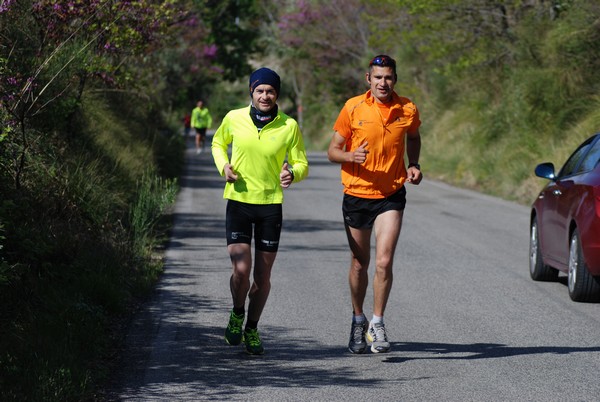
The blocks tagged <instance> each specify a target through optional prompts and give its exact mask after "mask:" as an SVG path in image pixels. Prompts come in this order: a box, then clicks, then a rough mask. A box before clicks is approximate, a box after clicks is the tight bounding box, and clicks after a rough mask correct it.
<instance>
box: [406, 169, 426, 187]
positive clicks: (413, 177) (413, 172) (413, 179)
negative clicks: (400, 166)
mask: <svg viewBox="0 0 600 402" xmlns="http://www.w3.org/2000/svg"><path fill="white" fill-rule="evenodd" d="M422 179H423V174H422V173H421V171H420V170H419V169H417V167H416V166H411V167H409V168H408V169H407V170H406V182H407V183H411V184H414V185H417V184H419V183H420V182H421V180H422Z"/></svg>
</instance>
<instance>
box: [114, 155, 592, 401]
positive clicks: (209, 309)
mask: <svg viewBox="0 0 600 402" xmlns="http://www.w3.org/2000/svg"><path fill="white" fill-rule="evenodd" d="M188 161H189V163H188V165H187V170H186V172H185V175H184V177H183V178H182V189H181V193H180V195H179V198H178V201H177V204H176V206H175V227H174V230H173V234H172V238H171V241H170V244H169V247H168V249H167V251H166V270H165V273H164V275H163V277H162V279H161V281H160V283H159V284H158V287H157V289H156V292H155V295H154V297H153V298H152V300H151V301H150V302H149V303H148V305H147V306H145V308H144V309H143V310H142V311H141V312H140V314H139V315H138V317H137V318H136V320H135V321H134V323H133V325H132V326H131V329H130V331H129V333H128V337H127V345H128V348H127V350H126V352H125V354H124V356H123V364H122V367H121V370H119V372H118V373H117V374H118V376H119V378H120V381H119V385H118V386H117V387H115V390H114V391H113V393H112V398H114V399H118V400H124V401H125V400H126V401H177V400H181V401H197V400H198V401H199V400H211V401H218V400H227V401H232V400H252V401H304V400H311V401H341V400H347V401H355V400H356V401H358V400H370V399H377V400H385V401H598V400H600V381H599V372H600V305H598V304H581V303H574V302H572V301H570V299H569V297H568V294H567V289H566V286H565V281H564V280H561V281H559V282H556V283H538V282H533V281H532V280H531V279H530V278H529V273H528V208H527V207H524V206H520V205H517V204H514V203H511V202H506V201H503V200H499V199H497V198H493V197H489V196H485V195H481V194H478V193H476V192H472V191H466V190H461V189H456V188H453V187H450V186H448V185H445V184H443V183H439V182H435V181H431V180H428V179H427V176H426V177H425V180H424V181H423V182H422V183H421V185H419V186H409V188H408V196H407V199H408V203H407V209H406V213H405V218H404V226H403V229H402V234H401V236H400V243H399V247H398V250H397V254H396V259H395V267H394V273H395V276H394V287H393V289H392V294H391V297H390V301H389V304H388V308H387V311H386V327H387V329H388V336H389V337H390V341H391V343H392V351H391V352H390V353H388V354H372V353H368V354H365V355H352V354H350V353H349V352H348V351H347V342H348V335H349V331H350V319H351V307H350V302H349V294H348V285H347V268H348V262H349V255H348V251H347V246H346V239H345V234H344V231H343V226H342V221H341V197H342V195H341V184H340V181H339V166H338V165H332V164H330V163H329V162H328V161H327V158H326V155H325V154H323V153H311V154H310V155H309V162H310V169H311V170H310V175H309V177H308V179H307V180H305V181H304V182H301V183H298V184H294V185H293V187H292V188H290V189H288V190H286V194H285V202H284V226H283V232H282V238H281V246H280V252H279V254H278V257H277V260H276V262H275V267H274V271H273V277H272V291H271V296H270V299H269V301H268V304H267V306H266V308H265V311H264V314H263V318H262V320H261V322H260V325H259V328H260V329H261V334H262V337H263V342H264V344H265V348H266V354H265V355H264V356H248V355H246V354H245V353H244V352H243V349H242V347H241V346H239V347H232V346H227V345H226V344H225V342H224V339H223V331H224V327H225V325H226V323H227V319H228V314H229V309H230V308H231V300H230V295H229V288H228V286H229V285H228V283H229V282H228V281H229V276H230V273H231V267H230V262H229V257H228V255H227V253H226V246H225V238H224V210H225V201H224V200H223V199H222V189H223V184H224V182H223V179H222V178H221V177H220V176H219V175H218V174H217V172H216V169H215V167H214V165H213V162H212V158H211V157H210V155H209V154H208V153H204V154H201V155H198V156H197V155H193V154H192V153H191V151H189V154H188ZM424 162H425V163H423V166H424V171H425V174H427V164H426V161H424ZM541 185H542V183H540V186H541ZM370 274H371V279H372V274H373V270H372V269H371V270H370ZM561 279H564V278H562V277H561ZM371 299H372V293H371V291H370V290H369V293H368V295H367V304H366V309H367V311H371V310H370V309H371Z"/></svg>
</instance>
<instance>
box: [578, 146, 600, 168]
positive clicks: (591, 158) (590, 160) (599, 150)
mask: <svg viewBox="0 0 600 402" xmlns="http://www.w3.org/2000/svg"><path fill="white" fill-rule="evenodd" d="M598 162H600V141H596V143H595V144H594V146H593V147H592V149H591V150H590V152H589V153H588V154H587V155H586V156H585V157H584V158H583V161H582V162H581V165H579V168H577V173H582V172H588V171H590V170H592V169H594V168H595V167H596V165H597V164H598Z"/></svg>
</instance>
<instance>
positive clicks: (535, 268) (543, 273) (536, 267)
mask: <svg viewBox="0 0 600 402" xmlns="http://www.w3.org/2000/svg"><path fill="white" fill-rule="evenodd" d="M529 233H530V236H529V274H530V275H531V279H533V280H534V281H553V280H556V278H557V277H558V271H557V270H556V269H554V268H552V267H549V266H548V265H546V264H544V261H543V260H542V253H541V248H540V241H539V237H538V225H537V218H533V220H532V221H531V230H530V231H529Z"/></svg>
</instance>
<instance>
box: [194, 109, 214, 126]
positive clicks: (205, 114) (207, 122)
mask: <svg viewBox="0 0 600 402" xmlns="http://www.w3.org/2000/svg"><path fill="white" fill-rule="evenodd" d="M190 125H191V126H192V127H193V128H210V126H211V125H212V116H211V115H210V112H209V111H208V109H207V108H206V107H203V108H202V109H200V108H199V107H197V106H196V107H195V108H194V110H192V120H191V121H190Z"/></svg>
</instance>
